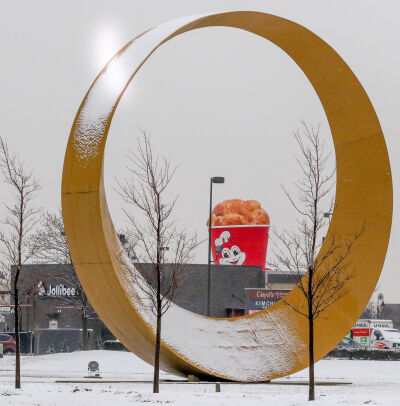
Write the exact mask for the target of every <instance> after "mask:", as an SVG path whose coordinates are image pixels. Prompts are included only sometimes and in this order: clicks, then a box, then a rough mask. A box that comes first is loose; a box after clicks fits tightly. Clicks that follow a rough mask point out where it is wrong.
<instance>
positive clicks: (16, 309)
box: [14, 281, 21, 389]
mask: <svg viewBox="0 0 400 406" xmlns="http://www.w3.org/2000/svg"><path fill="white" fill-rule="evenodd" d="M16 283H17V281H16V282H15V286H14V332H15V344H16V345H15V388H16V389H21V358H20V342H19V298H18V288H17V287H16Z"/></svg>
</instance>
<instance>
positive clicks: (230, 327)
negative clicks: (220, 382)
mask: <svg viewBox="0 0 400 406" xmlns="http://www.w3.org/2000/svg"><path fill="white" fill-rule="evenodd" d="M121 249H122V247H121ZM119 255H120V258H121V260H122V261H123V262H124V265H123V267H122V269H125V270H126V273H125V276H124V277H123V278H124V279H123V281H121V283H123V286H125V289H126V291H127V293H128V295H129V296H130V298H131V300H132V304H133V305H134V306H135V308H136V309H137V310H138V312H139V314H140V315H141V316H142V318H143V320H144V321H145V322H146V323H147V324H148V325H149V326H150V327H151V328H152V329H153V331H154V332H155V329H156V319H155V316H154V314H153V312H152V311H151V309H149V306H146V305H145V303H144V300H143V299H141V296H143V294H141V292H143V290H142V289H141V288H140V286H138V284H140V283H141V282H140V281H141V277H140V275H138V271H137V270H136V269H135V268H134V266H132V265H131V263H130V261H129V259H128V258H127V256H126V255H125V253H123V252H122V251H121V252H120V253H119ZM131 275H137V276H134V277H132V276H131ZM132 281H135V283H136V284H137V285H136V286H135V284H133V283H132ZM142 283H143V282H142ZM290 312H291V310H290V309H289V308H282V309H280V310H278V311H277V310H274V311H273V312H268V311H267V312H260V313H257V314H256V315H255V316H253V317H244V318H239V319H236V320H217V319H212V318H207V317H204V316H201V315H198V314H195V313H192V312H190V311H188V310H185V309H183V308H181V307H179V306H177V305H175V304H171V307H170V308H169V310H168V311H167V312H166V313H165V314H164V316H163V319H162V334H161V338H162V340H163V341H164V343H165V344H167V345H168V346H169V347H171V348H172V349H173V350H175V351H176V352H177V353H179V354H181V355H182V356H183V357H184V358H186V359H187V360H188V361H190V362H191V363H193V364H195V365H196V366H198V367H199V368H201V369H203V370H204V371H207V372H210V373H216V374H218V375H222V376H225V377H228V378H230V379H232V380H237V381H248V380H252V381H263V380H266V379H268V378H269V377H270V376H271V375H275V374H281V375H284V374H286V373H288V372H289V371H290V370H291V369H292V368H293V366H294V365H295V363H296V361H297V357H300V355H299V354H306V352H305V346H304V344H303V343H302V342H301V340H300V339H299V338H298V336H297V334H296V331H295V329H294V328H293V327H291V325H290V321H289V320H290V317H289V313H290Z"/></svg>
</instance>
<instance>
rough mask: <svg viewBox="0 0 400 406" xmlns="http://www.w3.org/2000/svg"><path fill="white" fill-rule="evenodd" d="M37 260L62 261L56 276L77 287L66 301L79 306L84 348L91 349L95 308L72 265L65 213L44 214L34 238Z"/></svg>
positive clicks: (54, 262) (45, 261)
mask: <svg viewBox="0 0 400 406" xmlns="http://www.w3.org/2000/svg"><path fill="white" fill-rule="evenodd" d="M31 244H32V250H33V251H34V252H35V256H34V259H35V260H36V261H39V262H40V263H45V264H58V265H60V266H61V267H62V269H63V272H62V273H60V274H58V275H57V276H56V279H57V280H58V281H59V282H60V283H66V284H67V285H68V286H73V287H76V288H77V289H76V291H75V292H76V295H75V296H72V297H63V301H64V303H65V304H68V305H71V306H74V307H76V310H78V311H79V312H80V315H81V319H82V350H83V351H87V350H89V334H88V319H89V317H90V316H91V315H93V314H94V310H93V308H92V306H91V305H90V302H89V300H88V298H87V296H86V293H85V291H84V290H83V289H82V286H81V284H80V282H79V278H78V276H77V274H76V272H75V269H74V266H73V264H72V259H71V254H70V252H69V247H68V243H67V239H66V237H65V232H64V223H63V220H62V216H61V213H58V214H55V213H50V212H44V213H43V214H42V216H41V221H40V227H39V228H38V229H37V230H36V231H35V233H34V234H33V236H32V239H31Z"/></svg>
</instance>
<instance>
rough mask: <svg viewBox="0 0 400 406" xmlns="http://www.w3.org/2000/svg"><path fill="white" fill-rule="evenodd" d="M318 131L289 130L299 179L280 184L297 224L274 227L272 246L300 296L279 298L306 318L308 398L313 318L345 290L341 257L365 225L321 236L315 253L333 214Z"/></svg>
mask: <svg viewBox="0 0 400 406" xmlns="http://www.w3.org/2000/svg"><path fill="white" fill-rule="evenodd" d="M319 132H320V128H319V127H317V128H314V127H312V126H310V125H307V124H306V123H305V122H302V129H301V131H300V130H299V131H297V132H296V133H295V134H294V137H295V140H296V142H297V145H298V147H299V150H300V154H299V155H300V157H299V158H298V159H297V162H298V165H299V168H300V172H301V178H300V180H298V181H297V182H296V183H295V184H294V186H295V189H296V191H297V195H296V196H294V195H293V194H291V193H290V192H289V191H288V190H287V189H286V188H285V187H283V190H284V193H285V194H286V196H287V197H288V199H289V201H290V203H291V204H292V206H293V207H294V209H295V210H296V211H297V214H298V220H297V229H296V230H295V231H293V232H289V231H287V230H284V231H281V232H278V231H276V230H275V249H274V254H275V261H276V262H275V263H274V265H275V266H276V267H278V268H280V269H282V270H286V271H288V272H289V273H290V274H291V275H292V276H293V278H294V280H295V282H296V284H297V286H298V287H299V289H300V291H301V292H302V294H303V297H304V299H305V300H304V302H303V303H302V304H300V305H299V306H293V305H292V304H291V303H289V302H287V301H286V300H284V299H283V301H284V303H285V304H286V305H287V306H289V307H290V308H291V309H292V310H293V311H295V312H297V313H299V314H300V315H302V316H303V317H305V318H307V319H308V332H309V365H310V366H309V400H314V399H315V389H314V323H315V320H316V319H317V318H318V317H320V316H321V315H322V314H323V313H324V312H325V311H326V310H327V309H328V308H329V307H330V306H332V305H333V304H334V303H335V302H337V301H338V300H340V299H341V298H342V297H343V295H344V294H345V293H346V290H345V289H344V286H345V285H346V283H347V282H348V281H349V280H350V279H352V278H353V277H354V274H352V272H349V270H348V267H349V262H348V261H346V258H347V257H348V256H349V255H350V253H351V251H352V250H353V248H354V243H355V241H356V240H357V239H358V238H359V237H360V236H361V234H362V233H363V231H364V225H360V229H359V230H358V231H356V232H355V233H354V234H352V235H347V236H339V235H333V236H331V237H329V240H325V246H324V251H323V252H322V253H321V255H319V256H317V253H318V251H319V249H320V248H321V245H322V242H323V239H324V238H323V237H322V233H323V232H324V231H325V229H326V226H327V222H328V219H329V218H330V215H331V214H332V213H331V212H332V210H333V203H332V202H333V200H332V198H331V196H332V192H333V188H334V185H335V170H334V169H330V167H329V154H328V153H326V151H325V144H324V142H323V141H321V138H320V135H319ZM323 207H325V210H323ZM327 207H328V209H326V208H327Z"/></svg>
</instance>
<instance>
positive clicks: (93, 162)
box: [62, 11, 392, 380]
mask: <svg viewBox="0 0 400 406" xmlns="http://www.w3.org/2000/svg"><path fill="white" fill-rule="evenodd" d="M182 21H183V22H182V23H181V26H178V28H174V30H173V32H172V33H171V32H168V30H165V32H166V34H165V36H164V37H162V35H163V34H162V32H164V31H162V30H161V34H159V35H160V38H159V40H158V39H157V40H156V41H155V42H154V45H152V46H151V49H150V50H149V51H147V53H146V55H145V56H144V59H143V61H145V60H146V59H147V58H148V57H149V56H150V55H151V53H152V52H154V50H155V49H156V48H157V47H158V46H159V45H161V44H162V43H164V42H166V41H168V40H170V39H172V38H173V37H175V36H177V35H180V34H183V33H185V32H187V31H191V30H194V29H199V28H203V27H211V26H225V27H234V28H239V29H243V30H245V31H249V32H252V33H254V34H256V35H259V36H261V37H264V38H266V39H267V40H269V41H271V42H272V43H274V44H275V45H277V46H278V47H280V48H281V49H282V50H284V51H285V52H286V53H287V54H288V55H289V56H290V57H291V58H292V59H293V60H294V62H295V63H296V64H297V65H298V66H299V67H300V68H301V69H302V71H303V72H304V73H305V75H306V76H307V78H308V79H309V81H310V82H311V84H312V86H313V87H314V89H315V91H316V93H317V95H318V97H319V99H320V101H321V103H322V105H323V107H324V110H325V113H326V115H327V118H328V121H329V125H330V128H331V133H332V137H333V141H334V145H335V151H336V161H337V190H336V205H335V210H334V214H333V217H332V221H331V225H330V228H329V231H328V235H327V240H329V238H330V237H332V236H333V235H335V236H336V237H338V236H340V237H341V238H345V237H346V236H347V235H349V234H351V233H354V232H355V231H357V230H358V229H359V228H360V227H361V225H362V223H364V222H365V224H366V227H367V228H366V231H365V233H364V234H363V235H362V237H361V238H360V239H359V240H358V241H357V242H356V247H355V250H354V251H353V252H352V254H351V256H350V257H349V258H348V259H347V260H348V264H349V267H348V269H347V272H351V273H352V274H353V276H354V278H353V279H352V280H350V281H349V282H348V284H347V285H346V290H347V294H346V295H345V296H344V297H343V298H342V299H341V300H340V301H338V302H337V303H335V304H334V305H333V306H332V307H331V308H330V309H329V310H328V311H327V312H326V313H324V315H323V317H321V318H320V319H318V320H317V323H316V326H315V328H316V331H315V336H316V343H315V349H316V354H315V355H316V356H315V359H316V360H318V359H320V358H321V357H323V356H324V355H326V354H327V353H328V352H329V351H330V350H331V349H332V348H333V347H334V346H335V345H336V344H337V343H338V342H339V341H340V340H341V339H342V337H343V336H344V335H345V334H346V333H347V332H348V331H349V330H350V328H351V327H352V325H353V323H354V322H355V320H357V318H358V317H359V315H360V314H361V312H362V310H363V309H364V307H365V306H366V304H367V302H368V300H369V298H370V295H371V293H372V292H373V289H374V287H375V285H376V283H377V280H378V278H379V275H380V272H381V269H382V266H383V263H384V259H385V255H386V249H387V245H388V241H389V235H390V227H391V219H392V181H391V172H390V164H389V158H388V153H387V149H386V144H385V140H384V137H383V134H382V130H381V127H380V124H379V121H378V119H377V116H376V114H375V111H374V109H373V107H372V104H371V102H370V100H369V98H368V96H367V94H366V92H365V91H364V89H363V88H362V86H361V84H360V83H359V81H358V80H357V78H356V77H355V75H354V74H353V73H352V71H351V70H350V68H349V67H348V66H347V65H346V63H345V62H344V61H343V60H342V59H341V57H340V56H339V55H338V54H337V53H336V52H335V51H334V50H333V49H332V48H331V47H330V46H329V45H328V44H327V43H325V42H324V41H323V40H322V39H321V38H319V37H318V36H316V35H315V34H313V33H312V32H311V31H309V30H307V29H306V28H304V27H302V26H300V25H298V24H296V23H294V22H291V21H288V20H285V19H283V18H280V17H276V16H273V15H269V14H264V13H258V12H253V11H235V12H226V13H220V14H213V15H206V16H201V17H198V18H192V20H191V21H189V22H187V21H186V20H182ZM156 29H157V27H156ZM152 32H156V31H154V29H153V30H150V31H148V32H146V33H144V34H142V35H141V36H139V37H137V38H136V39H135V40H133V41H131V42H130V43H128V44H127V45H126V46H125V47H124V48H123V49H122V50H121V51H120V52H119V53H118V54H117V55H116V57H115V58H114V59H113V61H115V60H116V58H117V59H118V58H123V57H124V54H126V53H127V52H129V49H130V47H134V46H135V44H136V41H137V42H138V43H139V42H140V41H139V40H144V38H150V37H151V35H153V34H152ZM153 40H154V38H153ZM266 45H268V43H267V42H266ZM111 62H112V61H111ZM111 62H110V63H111ZM141 65H142V63H140V64H139V66H138V69H139V68H140V66H141ZM107 68H108V67H107V66H106V68H105V69H104V70H103V71H102V72H101V73H100V74H99V76H98V77H97V78H96V80H95V82H94V84H93V85H92V87H91V88H90V89H89V91H88V93H87V95H86V97H85V99H84V100H83V102H82V104H81V106H80V108H79V110H78V113H77V115H76V118H75V121H74V124H73V126H72V130H71V135H70V138H69V142H68V146H67V151H66V155H65V162H64V172H63V181H62V206H63V216H64V223H65V232H66V236H67V240H68V244H69V247H70V251H71V255H72V259H73V262H74V266H75V269H76V271H77V273H78V275H79V279H80V281H81V283H82V286H83V287H84V289H85V292H86V293H87V295H88V298H89V300H90V302H91V303H92V305H93V307H94V308H95V310H96V311H97V313H98V314H99V316H100V317H101V319H102V320H103V321H104V322H105V323H106V325H107V326H108V327H109V328H110V330H111V331H112V332H113V334H114V335H115V336H116V337H117V338H118V339H119V340H120V341H121V342H122V343H123V344H124V345H125V346H126V347H128V348H129V349H130V350H131V351H132V352H134V353H136V354H137V355H138V356H140V357H141V358H142V359H144V360H145V361H147V362H149V363H153V352H154V351H153V348H154V340H155V335H154V332H153V330H152V329H151V328H150V327H149V326H148V325H147V324H146V323H145V322H144V320H143V319H142V317H141V315H140V312H139V311H138V310H137V309H136V308H135V306H134V305H133V303H132V301H131V300H130V298H129V295H128V294H127V292H126V288H125V283H126V281H125V279H124V278H125V277H124V272H123V270H122V269H121V265H120V262H119V260H118V252H119V250H120V246H119V243H118V241H117V239H116V235H115V231H114V227H113V225H112V222H111V218H110V215H109V211H108V208H107V203H106V197H105V194H104V186H103V170H102V168H103V154H104V147H105V142H106V137H107V134H108V130H109V127H110V123H111V120H112V117H113V114H114V111H115V108H116V106H117V104H118V102H119V100H120V98H121V97H122V94H123V92H124V90H125V88H126V86H128V84H129V82H130V80H132V78H133V77H134V75H135V74H136V72H137V69H135V71H134V72H132V74H131V75H130V76H129V78H128V79H127V80H125V82H124V83H123V85H122V87H121V89H120V91H118V92H117V94H115V95H113V96H112V97H113V101H112V103H113V104H112V109H110V111H109V113H108V114H107V115H106V117H104V116H102V118H101V120H99V123H98V124H99V125H97V126H96V125H92V126H89V127H88V128H89V129H88V132H89V133H90V134H89V135H90V137H87V139H85V142H86V141H87V142H89V143H90V142H93V143H94V144H93V145H94V149H93V148H92V149H91V146H90V145H89V147H87V145H86V144H85V145H84V146H83V147H79V145H77V139H78V138H79V136H82V134H81V133H82V128H83V127H82V125H81V123H82V120H84V119H85V117H87V116H88V115H89V116H90V111H89V110H90V109H89V107H91V108H93V103H94V102H95V101H98V102H99V103H100V102H101V100H97V99H98V98H99V97H102V96H101V92H97V91H96V86H97V84H98V83H99V82H100V81H101V80H102V78H103V76H104V75H106V73H107ZM265 74H266V75H268V74H269V73H268V72H265ZM96 92H97V93H96ZM194 97H195V96H194ZM182 102H183V101H182ZM260 102H262V101H260ZM88 106H89V107H88ZM88 109H89V110H88ZM88 111H89V113H88ZM92 124H93V123H92ZM78 133H79V134H78ZM77 137H78V138H77ZM88 140H89V141H88ZM78 141H79V140H78ZM82 148H83V149H85V148H88V149H86V150H85V151H86V152H87V151H89V152H87V153H86V154H85V153H82ZM93 151H94V152H93ZM282 170H284V168H282ZM323 250H324V247H322V249H321V252H323ZM287 300H288V301H290V302H291V303H292V304H299V303H304V300H303V298H302V296H301V293H300V291H299V289H298V288H295V289H293V291H292V292H291V293H290V294H289V295H288V296H287ZM283 306H285V305H284V304H283V303H277V304H276V305H274V306H272V307H270V308H269V309H268V312H270V313H274V312H279V310H280V309H282V307H283ZM261 314H262V312H260V313H257V314H254V315H252V316H247V317H248V318H249V319H251V320H250V322H252V321H257V318H258V317H260V315H261ZM221 320H223V319H221ZM230 320H231V322H232V323H235V322H236V321H237V319H230ZM289 323H290V325H291V326H292V327H293V328H294V329H295V330H296V331H297V336H298V337H299V340H300V342H302V343H304V344H305V346H307V324H306V320H305V319H304V318H302V317H301V316H300V315H298V314H297V313H295V312H292V314H291V316H290V320H289ZM192 344H193V352H195V351H196V342H193V343H192ZM300 347H301V346H299V348H300ZM189 358H190V357H188V356H186V357H184V356H183V355H181V353H180V351H179V348H178V349H177V348H175V349H172V348H170V347H169V346H168V345H166V344H165V343H164V342H163V343H162V352H161V368H162V369H163V370H166V371H169V372H172V373H177V374H195V375H199V376H216V377H220V378H227V379H230V377H229V376H228V375H226V374H222V373H220V372H218V371H216V372H215V371H210V369H209V368H208V367H207V365H198V364H196V365H195V364H194V363H193V362H192V361H191V360H190V359H189ZM295 359H296V361H295V363H294V364H293V366H292V367H291V369H290V371H287V372H286V373H285V374H288V373H292V372H295V371H297V370H300V369H302V368H304V367H306V366H307V357H306V356H305V355H304V354H298V356H297V357H296V358H295ZM221 361H222V360H221ZM280 375H282V374H274V375H272V376H267V375H266V376H264V377H263V379H271V378H275V377H277V376H280ZM242 380H249V378H247V377H246V376H245V375H244V377H243V379H242Z"/></svg>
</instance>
